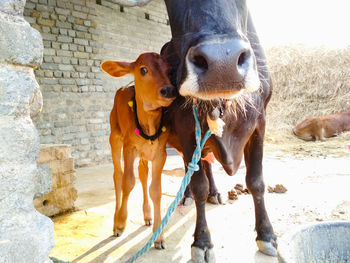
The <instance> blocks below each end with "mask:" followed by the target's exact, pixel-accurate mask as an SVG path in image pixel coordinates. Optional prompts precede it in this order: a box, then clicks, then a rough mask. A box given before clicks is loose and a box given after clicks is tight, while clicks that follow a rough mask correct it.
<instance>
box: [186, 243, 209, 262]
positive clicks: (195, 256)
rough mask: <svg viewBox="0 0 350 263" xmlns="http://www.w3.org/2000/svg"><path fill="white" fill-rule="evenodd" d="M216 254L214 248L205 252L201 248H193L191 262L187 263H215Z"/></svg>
mask: <svg viewBox="0 0 350 263" xmlns="http://www.w3.org/2000/svg"><path fill="white" fill-rule="evenodd" d="M215 262H216V260H215V254H214V250H213V249H212V248H210V249H209V248H206V249H205V250H203V249H201V248H199V247H192V248H191V260H190V261H188V262H187V263H215Z"/></svg>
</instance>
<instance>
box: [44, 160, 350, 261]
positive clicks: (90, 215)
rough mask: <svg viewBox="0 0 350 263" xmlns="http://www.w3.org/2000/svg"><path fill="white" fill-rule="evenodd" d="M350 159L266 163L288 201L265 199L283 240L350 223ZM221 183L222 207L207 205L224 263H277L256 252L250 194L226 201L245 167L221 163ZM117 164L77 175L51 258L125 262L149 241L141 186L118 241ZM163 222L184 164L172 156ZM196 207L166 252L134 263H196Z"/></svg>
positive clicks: (179, 217) (268, 176) (269, 178)
mask: <svg viewBox="0 0 350 263" xmlns="http://www.w3.org/2000/svg"><path fill="white" fill-rule="evenodd" d="M349 161H350V154H348V155H345V156H343V157H338V158H335V157H330V158H327V157H322V158H312V159H301V158H299V159H296V158H295V157H293V156H286V155H284V154H282V155H281V154H279V153H268V154H266V156H265V159H264V178H265V183H266V185H271V186H274V185H275V184H283V185H284V186H285V187H286V188H287V189H288V191H287V192H286V193H284V194H275V193H267V192H266V194H265V197H266V205H267V211H268V213H269V216H270V219H271V222H272V224H273V226H274V229H275V232H276V234H277V236H278V237H281V236H282V235H283V234H284V233H285V232H287V231H289V230H291V229H293V228H294V227H296V226H299V225H301V224H306V223H310V222H317V221H328V220H350V194H349V185H350V162H349ZM213 167H214V174H215V179H216V182H217V185H218V188H219V191H220V192H221V194H222V196H223V198H224V200H225V204H224V205H210V204H208V205H207V220H208V225H209V228H210V231H211V236H212V240H213V243H214V245H215V247H214V249H215V253H216V259H217V262H218V263H232V262H244V263H275V262H277V259H276V258H273V257H269V256H265V255H263V254H261V253H260V252H258V251H257V247H256V244H255V232H254V208H253V201H252V198H251V196H250V195H241V196H239V200H237V201H230V200H227V192H228V191H229V190H231V189H232V188H233V187H234V185H235V184H237V183H242V184H245V182H244V174H245V168H244V167H243V166H242V167H241V168H240V169H239V171H238V173H237V174H236V175H235V176H233V177H229V176H227V175H226V174H225V172H224V171H223V169H222V168H221V167H220V165H219V164H217V163H216V164H215V165H214V166H213ZM112 174H113V167H112V165H103V166H98V167H91V168H83V169H78V170H77V180H76V188H77V189H78V192H79V197H78V199H77V201H76V204H75V205H76V208H77V211H76V212H73V213H70V214H66V215H62V216H58V217H55V218H54V222H55V241H56V246H55V247H54V249H53V251H52V253H51V256H53V257H56V258H59V259H61V260H64V261H69V262H90V263H99V262H125V261H126V260H127V259H128V258H129V257H131V256H132V255H134V254H135V253H136V252H137V251H138V250H139V249H140V248H141V247H143V245H144V244H146V242H147V241H148V239H149V237H150V236H151V232H152V228H151V227H147V226H144V221H143V215H142V191H141V184H140V183H139V181H138V183H137V184H136V186H135V189H134V190H133V191H132V193H131V196H130V199H129V200H130V201H129V217H128V225H127V228H126V230H125V232H124V234H123V236H122V237H119V238H115V237H113V236H112V227H113V214H114V206H115V204H114V185H113V180H112ZM163 175H164V176H163V197H162V207H163V209H162V210H163V215H164V214H165V213H166V210H167V207H168V206H169V205H170V203H171V202H172V201H173V199H174V196H175V195H176V192H177V190H178V187H179V185H180V183H181V179H182V176H183V175H184V171H183V162H182V159H181V157H180V156H178V155H170V156H169V157H168V159H167V162H166V165H165V167H164V172H163ZM194 226H195V207H194V205H191V206H189V207H183V206H180V207H178V208H177V209H176V210H175V212H174V214H173V216H172V218H171V220H170V222H169V224H168V226H167V228H166V231H165V238H166V243H167V249H166V250H163V251H159V250H156V249H154V248H153V247H152V248H151V249H150V251H148V252H147V253H146V254H145V255H144V256H142V257H141V258H140V259H139V260H137V261H136V262H139V263H141V262H161V263H163V262H164V263H166V262H176V263H185V262H187V261H188V260H189V259H190V246H191V243H192V242H193V236H192V235H193V232H194Z"/></svg>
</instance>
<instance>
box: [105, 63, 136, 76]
mask: <svg viewBox="0 0 350 263" xmlns="http://www.w3.org/2000/svg"><path fill="white" fill-rule="evenodd" d="M101 69H102V70H103V71H104V72H106V73H107V74H109V75H111V76H112V77H116V78H118V77H123V76H125V75H127V74H133V72H134V63H133V62H132V63H129V62H121V61H111V60H108V61H104V62H103V63H102V64H101Z"/></svg>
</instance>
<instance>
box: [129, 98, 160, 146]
mask: <svg viewBox="0 0 350 263" xmlns="http://www.w3.org/2000/svg"><path fill="white" fill-rule="evenodd" d="M128 104H129V106H130V107H132V110H133V112H134V120H135V125H136V129H135V134H136V135H141V137H143V138H144V139H146V140H149V144H153V141H154V140H155V139H157V138H158V137H159V136H160V135H161V133H162V132H165V131H166V128H165V126H164V125H163V123H164V114H163V113H164V108H162V116H161V118H160V123H159V127H158V130H157V131H156V133H155V134H153V135H151V136H149V135H147V134H145V133H144V132H143V130H142V127H141V125H140V122H139V119H138V117H137V110H136V100H135V96H134V97H133V98H132V103H128Z"/></svg>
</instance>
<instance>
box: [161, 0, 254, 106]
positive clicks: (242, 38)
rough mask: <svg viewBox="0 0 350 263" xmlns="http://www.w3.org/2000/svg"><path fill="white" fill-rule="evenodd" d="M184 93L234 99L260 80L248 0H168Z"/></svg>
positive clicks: (201, 97)
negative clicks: (249, 35)
mask: <svg viewBox="0 0 350 263" xmlns="http://www.w3.org/2000/svg"><path fill="white" fill-rule="evenodd" d="M165 3H166V6H167V10H168V15H169V21H170V26H171V30H172V37H173V38H172V42H173V46H174V49H175V52H176V54H177V56H178V57H179V58H180V64H179V67H178V72H177V74H176V75H177V85H178V86H179V92H180V94H181V95H183V96H193V97H197V98H200V99H203V100H212V99H215V98H224V99H232V98H234V97H235V96H236V95H237V94H239V93H240V92H242V91H255V90H257V89H258V88H259V86H260V81H259V78H258V72H257V66H256V59H255V56H254V52H253V50H252V47H251V45H250V43H249V41H248V38H247V19H248V9H247V6H246V1H245V0H215V1H213V0H200V1H189V0H176V1H175V0H165Z"/></svg>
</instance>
